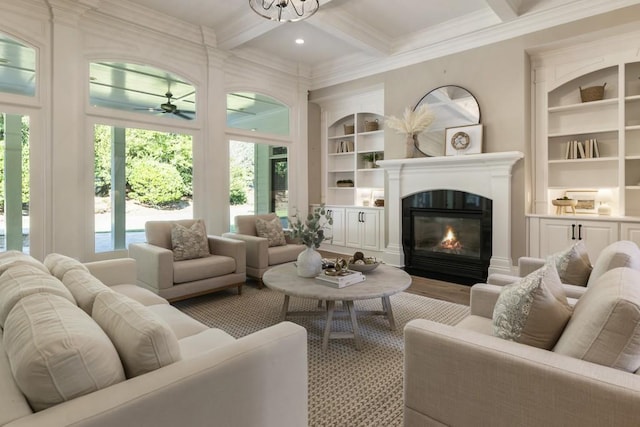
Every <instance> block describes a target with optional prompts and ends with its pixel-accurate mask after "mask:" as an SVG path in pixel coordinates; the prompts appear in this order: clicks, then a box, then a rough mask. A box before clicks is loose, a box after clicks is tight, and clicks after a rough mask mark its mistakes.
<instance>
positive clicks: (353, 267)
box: [348, 262, 380, 273]
mask: <svg viewBox="0 0 640 427" xmlns="http://www.w3.org/2000/svg"><path fill="white" fill-rule="evenodd" d="M379 265H380V263H379V262H374V263H373V264H349V267H348V268H349V270H354V271H359V272H361V273H366V272H367V271H373V270H375V269H376V268H378V266H379Z"/></svg>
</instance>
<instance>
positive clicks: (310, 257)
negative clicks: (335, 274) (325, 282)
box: [296, 246, 322, 277]
mask: <svg viewBox="0 0 640 427" xmlns="http://www.w3.org/2000/svg"><path fill="white" fill-rule="evenodd" d="M296 266H297V267H296V268H297V270H298V276H300V277H316V276H317V275H318V274H320V273H321V272H322V255H320V253H318V252H317V251H316V250H315V248H314V247H313V246H311V247H307V249H305V250H304V251H302V252H300V255H298V260H297V261H296Z"/></svg>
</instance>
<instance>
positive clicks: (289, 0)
mask: <svg viewBox="0 0 640 427" xmlns="http://www.w3.org/2000/svg"><path fill="white" fill-rule="evenodd" d="M249 6H251V9H253V11H254V12H255V13H257V14H258V15H260V16H262V17H263V18H267V19H270V20H272V21H278V22H295V21H302V20H303V19H307V18H308V17H310V16H311V15H313V14H314V13H316V11H317V10H318V8H319V7H320V3H319V2H318V0H249Z"/></svg>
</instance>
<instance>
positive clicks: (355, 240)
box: [345, 209, 362, 248]
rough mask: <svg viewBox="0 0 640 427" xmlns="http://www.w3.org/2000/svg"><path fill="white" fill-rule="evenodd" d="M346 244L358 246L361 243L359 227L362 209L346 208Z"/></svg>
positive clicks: (350, 246) (353, 246)
mask: <svg viewBox="0 0 640 427" xmlns="http://www.w3.org/2000/svg"><path fill="white" fill-rule="evenodd" d="M345 215H346V221H345V224H346V230H345V231H346V232H345V238H346V245H345V246H347V247H349V248H360V246H361V244H360V241H361V238H360V233H361V228H360V226H361V225H362V211H361V210H360V209H346V210H345Z"/></svg>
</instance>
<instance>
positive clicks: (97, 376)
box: [3, 293, 125, 411]
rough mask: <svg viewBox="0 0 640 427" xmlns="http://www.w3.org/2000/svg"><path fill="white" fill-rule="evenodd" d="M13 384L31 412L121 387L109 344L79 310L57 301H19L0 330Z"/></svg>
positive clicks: (39, 297) (40, 297)
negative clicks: (112, 386)
mask: <svg viewBox="0 0 640 427" xmlns="http://www.w3.org/2000/svg"><path fill="white" fill-rule="evenodd" d="M3 345H4V349H5V351H6V352H7V356H8V358H9V363H10V364H11V371H12V373H13V377H14V380H15V382H16V384H17V385H18V387H19V388H20V390H21V391H22V393H23V394H24V395H25V396H26V398H27V400H28V401H29V404H30V405H31V407H32V408H33V410H34V411H40V410H43V409H46V408H48V407H50V406H54V405H56V404H58V403H62V402H65V401H67V400H71V399H74V398H76V397H79V396H82V395H84V394H89V393H92V392H94V391H96V390H100V389H102V388H106V387H109V386H110V385H113V384H116V383H119V382H121V381H124V379H125V377H124V371H123V369H122V364H121V363H120V358H119V357H118V353H116V349H115V348H114V346H113V344H112V343H111V341H110V340H109V338H108V337H107V336H106V335H105V333H104V332H103V331H102V330H101V329H100V327H99V326H98V325H97V324H96V322H94V321H93V320H91V318H90V317H89V316H88V315H87V314H86V313H85V312H84V311H82V310H81V309H80V308H78V307H77V306H75V305H73V304H72V303H71V302H69V301H67V300H66V299H64V298H61V297H59V296H57V295H52V294H50V293H40V294H34V295H29V296H28V297H25V298H23V299H21V300H20V301H19V302H18V303H17V304H16V305H15V307H14V308H13V310H11V313H9V316H8V317H7V321H6V323H5V328H4V340H3Z"/></svg>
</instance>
